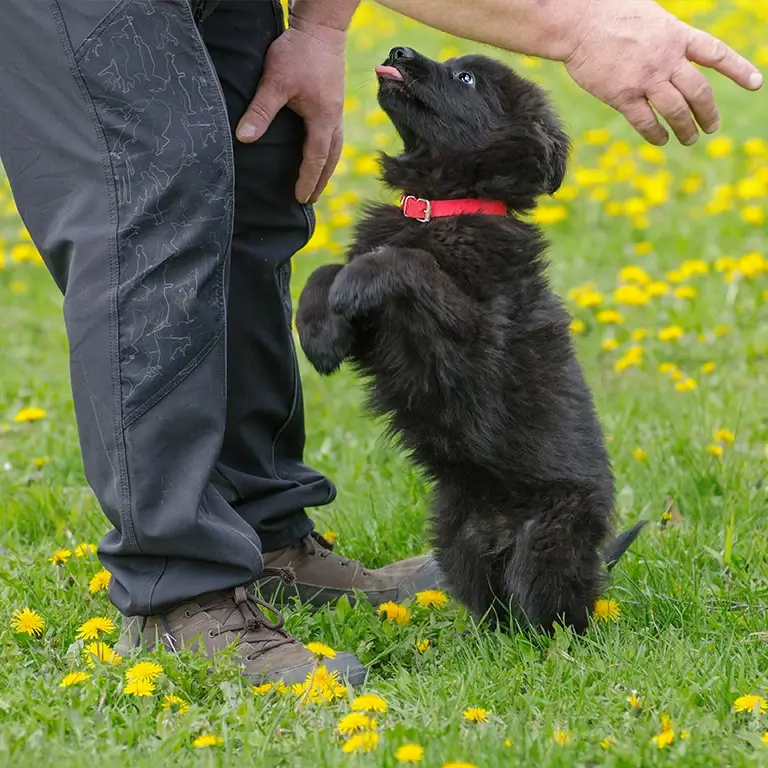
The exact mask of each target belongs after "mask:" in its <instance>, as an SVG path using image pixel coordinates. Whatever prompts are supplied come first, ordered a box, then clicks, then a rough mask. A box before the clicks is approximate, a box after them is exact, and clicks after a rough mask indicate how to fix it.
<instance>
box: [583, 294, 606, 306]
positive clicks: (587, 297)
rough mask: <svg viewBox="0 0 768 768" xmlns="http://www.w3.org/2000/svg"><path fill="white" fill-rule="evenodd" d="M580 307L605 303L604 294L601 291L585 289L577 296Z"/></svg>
mask: <svg viewBox="0 0 768 768" xmlns="http://www.w3.org/2000/svg"><path fill="white" fill-rule="evenodd" d="M576 303H577V304H578V305H579V306H580V307H597V306H600V304H602V303H603V294H602V293H600V291H584V292H583V293H580V294H579V295H578V296H577V298H576Z"/></svg>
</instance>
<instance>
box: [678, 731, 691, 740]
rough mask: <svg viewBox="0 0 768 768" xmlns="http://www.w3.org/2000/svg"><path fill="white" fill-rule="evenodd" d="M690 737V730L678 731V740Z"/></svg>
mask: <svg viewBox="0 0 768 768" xmlns="http://www.w3.org/2000/svg"><path fill="white" fill-rule="evenodd" d="M690 738H691V732H690V731H680V741H685V739H690Z"/></svg>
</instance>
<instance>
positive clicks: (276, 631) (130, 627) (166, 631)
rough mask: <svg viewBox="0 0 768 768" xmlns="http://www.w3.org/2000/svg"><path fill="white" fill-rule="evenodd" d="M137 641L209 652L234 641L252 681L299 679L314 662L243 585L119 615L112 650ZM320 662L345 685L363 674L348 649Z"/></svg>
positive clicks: (122, 651)
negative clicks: (160, 609) (162, 608)
mask: <svg viewBox="0 0 768 768" xmlns="http://www.w3.org/2000/svg"><path fill="white" fill-rule="evenodd" d="M264 611H267V612H269V613H274V614H275V615H276V616H277V621H276V622H272V621H270V620H269V619H268V618H267V616H266V614H265V612H264ZM142 643H143V644H144V645H146V646H147V647H148V648H149V649H152V648H153V647H154V646H155V645H156V644H157V643H162V644H163V645H164V646H165V647H166V648H168V650H170V651H174V652H175V651H177V650H179V649H180V648H182V647H187V648H198V649H199V650H202V651H203V652H204V653H205V654H206V655H207V656H208V657H212V656H214V654H216V653H217V652H218V651H221V650H223V649H225V648H227V647H229V646H231V645H232V644H233V643H234V644H235V646H236V654H237V656H238V659H239V661H240V663H241V664H242V666H243V677H245V678H246V679H247V680H249V681H250V682H251V683H254V684H260V683H263V682H267V681H274V682H277V681H280V680H282V681H283V682H284V683H297V682H303V681H304V680H305V679H306V677H307V675H308V674H309V673H310V672H311V671H312V670H314V669H315V668H316V666H317V661H316V658H315V656H314V655H313V654H312V653H310V652H309V651H308V650H307V649H306V648H305V647H304V646H303V645H302V644H301V643H300V642H299V641H298V640H297V639H296V638H295V637H292V636H291V635H289V634H288V633H287V632H286V631H285V630H284V629H283V617H282V615H281V614H280V613H279V611H276V610H275V609H274V608H273V607H272V606H271V605H269V604H268V603H265V602H264V601H263V600H260V599H259V598H257V597H254V596H253V595H251V594H249V593H248V592H247V591H246V589H245V587H235V589H233V590H226V591H223V592H211V593H209V594H207V595H201V596H200V597H198V598H196V599H195V600H191V601H189V602H187V603H183V604H182V605H179V606H178V607H177V608H174V609H173V610H172V611H169V612H168V613H166V614H163V615H162V616H133V617H130V618H127V617H126V618H124V619H123V632H122V634H121V636H120V639H119V640H118V642H117V645H116V646H115V650H116V651H117V653H119V654H121V655H126V654H128V653H130V651H131V649H132V648H135V647H138V646H139V645H141V644H142ZM322 665H324V666H325V667H326V669H327V670H328V671H329V672H334V671H336V672H338V673H339V677H340V678H341V679H342V680H346V682H348V683H349V684H350V685H359V684H360V683H362V682H363V681H364V680H365V677H366V674H367V671H366V669H365V667H364V666H363V665H362V664H361V663H360V661H359V660H358V659H357V657H356V656H353V655H352V654H351V653H337V654H336V656H335V657H334V658H332V659H323V661H322Z"/></svg>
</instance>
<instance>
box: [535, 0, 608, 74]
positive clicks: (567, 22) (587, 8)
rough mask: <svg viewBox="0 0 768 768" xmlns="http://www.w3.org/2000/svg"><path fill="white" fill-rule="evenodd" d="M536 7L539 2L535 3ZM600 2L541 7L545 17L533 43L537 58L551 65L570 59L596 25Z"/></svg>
mask: <svg viewBox="0 0 768 768" xmlns="http://www.w3.org/2000/svg"><path fill="white" fill-rule="evenodd" d="M536 1H537V3H538V0H536ZM600 4H601V0H556V2H549V3H546V5H543V4H542V5H543V7H542V6H540V7H541V13H543V14H544V17H543V18H542V19H540V23H539V24H537V28H538V30H539V34H538V35H537V38H536V39H535V40H534V41H533V42H532V44H531V46H530V47H532V48H534V49H535V54H534V55H536V56H540V57H541V58H545V59H551V60H552V61H568V60H569V59H570V58H572V57H573V55H574V53H575V52H576V50H577V49H578V47H579V44H580V42H581V40H582V39H583V38H584V36H585V34H586V31H587V30H588V29H589V28H590V27H592V26H593V24H594V23H595V15H596V14H597V13H599V9H598V7H597V6H599V5H600Z"/></svg>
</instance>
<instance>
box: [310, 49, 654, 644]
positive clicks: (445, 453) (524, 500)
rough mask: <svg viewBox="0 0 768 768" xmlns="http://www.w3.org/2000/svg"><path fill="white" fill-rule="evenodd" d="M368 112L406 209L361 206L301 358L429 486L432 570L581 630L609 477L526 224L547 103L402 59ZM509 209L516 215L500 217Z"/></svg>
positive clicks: (552, 164) (469, 71)
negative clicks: (353, 392) (336, 381)
mask: <svg viewBox="0 0 768 768" xmlns="http://www.w3.org/2000/svg"><path fill="white" fill-rule="evenodd" d="M377 73H378V76H379V81H380V86H379V103H380V104H381V106H382V108H383V109H384V111H385V112H386V113H387V114H388V115H389V117H390V119H391V120H392V122H393V123H394V125H395V128H396V129H397V131H398V133H399V134H400V136H401V137H402V140H403V142H404V145H405V149H404V152H403V153H402V154H401V155H400V156H398V157H387V156H384V157H383V158H382V165H383V171H384V174H383V176H384V180H385V181H386V182H387V183H388V184H389V185H390V186H391V187H394V188H396V189H399V190H402V191H403V192H404V202H403V205H402V206H401V207H400V208H398V207H397V206H388V205H378V206H374V207H371V208H369V209H368V210H367V211H366V216H365V218H364V219H363V220H362V222H361V223H360V224H359V226H358V228H357V233H356V238H355V241H354V243H353V244H352V246H351V247H350V249H349V253H348V264H347V265H346V266H345V265H342V264H329V265H326V266H324V267H321V268H320V269H318V270H317V271H316V272H315V273H314V274H313V275H312V276H311V277H310V279H309V281H308V283H307V285H306V287H305V288H304V291H303V293H302V295H301V299H300V301H299V307H298V313H297V326H298V331H299V338H300V340H301V345H302V347H303V349H304V352H305V353H306V355H307V357H308V358H309V360H310V361H311V363H312V364H313V365H314V367H315V368H316V369H317V370H318V371H320V372H321V373H323V374H329V373H332V372H333V371H335V370H336V369H337V368H338V367H339V365H340V364H341V363H342V361H344V360H345V359H349V360H351V361H352V362H353V363H354V364H355V366H356V367H357V368H358V369H359V371H360V372H361V373H363V374H364V375H365V376H367V377H369V379H370V405H371V408H372V409H373V410H374V411H375V412H377V413H379V414H387V415H388V416H389V417H390V421H389V424H390V430H391V432H392V433H393V434H394V435H397V436H399V438H400V440H401V442H402V444H403V445H404V446H405V448H406V449H407V450H408V451H409V452H410V454H411V456H412V457H413V459H414V461H415V462H416V463H417V464H418V465H419V466H420V467H422V468H423V469H424V471H425V472H426V473H427V475H428V476H429V477H430V478H431V479H432V480H433V481H434V483H435V493H434V496H435V497H434V505H433V510H432V517H433V529H434V541H435V546H436V557H437V559H438V562H439V564H440V566H441V568H442V570H443V572H444V573H445V576H446V579H447V582H448V585H449V588H450V591H452V593H453V594H454V595H455V596H456V597H457V598H459V599H460V600H462V601H463V602H464V603H465V604H466V605H467V606H468V607H469V608H470V609H471V610H472V611H473V612H474V613H476V614H478V615H482V614H484V613H486V612H487V611H488V609H489V608H491V607H492V606H493V605H494V603H497V604H498V603H501V604H502V605H503V606H504V607H505V608H508V609H510V610H511V611H512V613H513V615H514V616H515V617H516V618H517V619H518V620H519V621H520V622H522V623H524V624H526V625H533V626H539V627H543V628H545V629H550V628H551V627H552V625H553V622H555V621H558V620H559V621H563V622H565V623H566V624H569V625H572V626H573V627H574V628H575V629H576V630H577V631H583V630H584V629H585V628H586V626H587V623H588V615H589V612H590V609H591V607H592V605H593V603H594V601H595V599H596V598H597V597H598V595H599V594H600V592H601V589H602V587H603V586H604V571H603V568H602V564H603V561H606V562H608V564H609V565H612V564H613V563H614V562H615V561H616V560H618V558H619V557H620V556H621V554H623V552H624V551H625V550H626V549H627V547H628V546H629V545H630V544H631V542H632V540H634V538H635V536H636V535H637V533H638V531H639V527H640V526H637V527H636V528H635V529H633V530H632V531H629V532H627V533H626V534H624V535H623V536H622V537H619V538H618V539H616V540H615V541H614V542H613V544H611V545H608V547H607V549H606V548H604V547H605V542H606V540H607V539H608V537H609V534H610V523H611V508H612V501H613V478H612V475H611V469H610V465H609V460H608V456H607V453H606V450H605V447H604V443H603V436H602V433H601V430H600V426H599V424H598V420H597V417H596V415H595V410H594V407H593V404H592V398H591V395H590V392H589V389H588V388H587V386H586V384H585V382H584V378H583V376H582V372H581V369H580V368H579V365H578V363H577V362H576V358H575V356H574V351H573V348H572V346H571V340H570V336H569V328H568V326H569V316H568V314H567V312H566V311H565V309H564V308H563V307H562V306H561V303H560V301H559V300H558V298H557V297H556V296H555V295H554V294H553V293H552V291H551V290H550V289H549V287H548V285H547V281H546V278H545V276H544V269H545V266H546V265H545V261H544V260H543V259H542V253H543V251H544V250H545V246H546V243H545V241H544V238H543V237H542V234H541V232H540V231H539V229H538V228H537V227H536V226H535V225H533V224H531V223H529V222H527V221H524V220H522V219H521V218H519V214H521V213H523V212H526V211H530V210H531V209H532V208H533V207H534V205H535V200H536V197H537V196H538V195H541V194H544V193H550V194H551V193H553V192H555V191H556V190H557V188H558V187H559V186H560V183H561V182H562V179H563V175H564V174H565V168H566V160H567V155H568V139H567V137H566V135H565V133H564V132H563V130H562V128H561V126H560V123H559V121H558V120H557V118H556V117H555V115H554V113H553V111H552V109H551V107H550V105H549V103H548V101H547V99H546V97H545V95H544V93H543V92H542V91H541V90H540V89H539V88H538V87H537V86H536V85H534V84H533V83H531V82H528V81H526V80H524V79H522V78H520V77H518V76H517V75H516V74H515V73H514V72H513V71H511V70H510V69H509V68H508V67H506V66H504V65H503V64H501V63H499V62H497V61H493V60H491V59H488V58H485V57H482V56H465V57H463V58H459V59H452V60H450V61H447V62H445V63H443V64H441V63H438V62H435V61H432V60H430V59H428V58H426V57H424V56H422V55H420V54H418V53H416V52H415V51H413V50H410V49H408V48H395V49H393V50H392V51H391V52H390V55H389V57H388V59H387V61H386V62H385V64H384V65H382V66H381V67H377ZM494 214H508V215H494Z"/></svg>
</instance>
